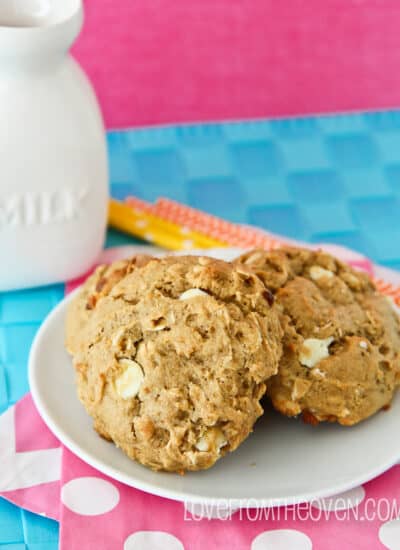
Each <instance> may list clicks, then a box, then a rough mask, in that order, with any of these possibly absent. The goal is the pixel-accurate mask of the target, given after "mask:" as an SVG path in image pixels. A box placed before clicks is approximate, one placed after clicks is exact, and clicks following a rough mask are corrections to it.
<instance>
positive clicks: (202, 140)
mask: <svg viewBox="0 0 400 550" xmlns="http://www.w3.org/2000/svg"><path fill="white" fill-rule="evenodd" d="M108 145H109V156H110V168H111V184H112V185H111V191H112V194H113V196H114V197H116V198H119V199H122V198H124V197H125V196H127V195H136V196H137V197H140V198H142V199H145V200H149V201H153V200H155V199H156V198H157V197H159V196H166V197H169V198H172V199H175V200H177V201H180V202H184V203H186V204H189V205H190V206H193V207H195V208H200V209H202V210H206V211H208V212H210V213H212V214H216V215H217V216H220V217H223V218H226V219H229V220H231V221H234V222H239V223H250V224H254V225H258V226H260V227H263V228H265V229H268V230H269V231H272V232H275V233H280V234H282V235H286V236H288V237H291V238H295V239H300V240H305V241H310V242H329V243H337V244H342V245H345V246H348V247H351V248H354V249H355V250H358V251H360V252H362V253H364V254H366V255H368V256H369V257H370V258H372V259H373V260H374V261H376V262H378V263H381V264H384V265H387V266H389V267H392V268H394V269H396V268H397V269H400V247H399V243H400V111H386V112H380V113H369V114H355V115H345V116H327V117H307V118H295V119H284V120H273V121H256V122H245V123H232V124H205V125H187V126H173V127H163V128H152V129H141V130H129V131H121V132H110V133H109V134H108ZM132 242H134V239H132V238H131V237H129V236H126V235H122V234H120V233H118V232H116V231H109V233H108V236H107V246H113V245H117V244H126V243H132ZM63 291H64V288H63V285H55V286H52V287H46V288H40V289H35V290H27V291H21V292H10V293H3V294H0V412H2V411H3V410H5V409H6V408H7V407H8V406H9V405H10V404H12V403H14V402H15V401H17V400H18V399H19V398H20V397H21V396H22V395H23V394H24V393H25V392H26V391H28V384H27V376H26V362H27V356H28V350H29V347H30V344H31V341H32V338H33V336H34V334H35V332H36V330H37V328H38V326H39V324H40V322H41V321H42V319H43V318H44V317H45V316H46V314H47V313H48V312H49V311H50V310H51V308H52V307H53V306H54V305H55V304H56V303H57V302H58V301H59V300H60V299H61V298H62V296H63ZM57 540H58V526H57V524H56V522H54V521H51V520H48V519H45V518H41V517H38V516H34V515H33V514H30V513H29V512H25V511H22V510H19V509H18V508H16V507H15V506H13V505H11V504H9V503H7V502H6V501H4V500H3V499H0V550H6V549H7V550H22V549H29V550H55V549H56V548H57Z"/></svg>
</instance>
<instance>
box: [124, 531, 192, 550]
mask: <svg viewBox="0 0 400 550" xmlns="http://www.w3.org/2000/svg"><path fill="white" fill-rule="evenodd" d="M124 550H184V548H183V544H182V543H181V541H180V540H179V539H177V538H176V537H174V535H171V534H170V533H165V532H163V531H137V532H136V533H132V535H129V537H128V538H127V539H126V540H125V542H124Z"/></svg>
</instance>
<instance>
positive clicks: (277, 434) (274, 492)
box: [29, 254, 400, 508]
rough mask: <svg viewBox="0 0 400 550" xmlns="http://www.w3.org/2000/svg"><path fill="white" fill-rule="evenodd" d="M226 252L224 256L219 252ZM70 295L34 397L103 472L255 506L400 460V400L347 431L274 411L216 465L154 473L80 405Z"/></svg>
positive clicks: (352, 480)
mask: <svg viewBox="0 0 400 550" xmlns="http://www.w3.org/2000/svg"><path fill="white" fill-rule="evenodd" d="M224 255H225V254H224ZM70 299H71V296H69V297H67V298H66V299H65V300H64V301H63V302H61V303H60V304H59V305H58V306H57V307H56V308H55V309H54V311H52V313H51V314H50V315H49V316H48V318H47V319H46V320H45V322H44V323H43V324H42V326H41V328H40V330H39V332H38V334H37V336H36V338H35V341H34V343H33V346H32V349H31V354H30V360H29V381H30V387H31V391H32V396H33V399H34V402H35V404H36V407H37V409H38V410H39V413H40V414H41V416H42V418H43V420H44V421H45V422H46V424H47V425H48V426H49V428H50V429H51V430H52V431H53V432H54V434H55V435H56V436H57V437H58V438H59V439H60V441H61V442H62V443H63V444H64V445H65V446H66V447H68V448H69V449H70V450H71V451H72V452H73V453H75V454H76V455H77V456H78V457H80V458H81V459H82V460H84V461H85V462H87V463H88V464H90V465H92V466H93V467H95V468H97V469H98V470H99V471H101V472H103V473H104V474H107V475H109V476H110V477H112V478H114V479H117V480H119V481H121V482H123V483H126V484H127V485H130V486H132V487H136V488H138V489H142V490H143V491H147V492H149V493H153V494H155V495H160V496H163V497H167V498H171V499H175V500H181V501H186V502H190V503H203V504H207V505H208V504H213V505H215V504H218V505H221V506H227V505H229V506H236V507H243V508H245V507H250V508H251V507H258V506H264V507H267V506H277V505H282V504H293V503H298V502H305V501H310V500H314V499H319V498H323V497H327V496H331V495H333V494H337V493H341V492H343V491H346V490H348V489H351V488H353V487H355V486H357V485H360V484H361V483H364V482H365V481H368V480H370V479H372V478H374V477H376V476H377V475H379V474H381V473H383V472H384V471H385V470H387V469H388V468H390V467H391V466H393V464H395V463H396V462H397V461H398V460H399V458H400V438H399V437H398V433H399V430H400V395H399V394H398V395H397V396H396V398H395V399H394V402H393V405H392V407H391V409H390V410H389V411H387V412H380V413H378V414H377V415H375V416H374V417H373V418H371V419H369V420H367V421H365V422H362V423H361V424H359V425H357V426H354V427H352V428H345V427H341V426H338V425H331V424H323V425H320V426H317V427H312V426H308V425H305V424H303V423H302V422H301V421H300V420H294V419H289V418H284V417H283V416H280V415H278V414H277V413H275V412H274V411H272V410H271V411H270V410H268V411H267V413H266V414H265V415H264V416H263V417H262V418H261V419H260V420H259V421H258V422H257V425H256V426H255V430H254V433H253V434H252V435H250V437H249V438H248V439H247V440H246V441H245V442H244V443H243V444H242V445H241V446H240V448H239V449H238V450H237V451H235V452H234V453H231V454H229V455H228V456H226V457H224V458H223V459H221V460H220V461H219V462H218V463H217V464H216V465H215V466H214V467H212V468H211V469H209V470H206V471H202V472H193V473H187V474H186V475H184V476H179V475H176V474H169V473H155V472H152V471H150V470H148V469H146V468H144V467H143V466H141V465H139V464H136V463H135V462H132V461H131V460H129V459H128V458H127V457H126V456H125V455H124V454H123V453H122V451H120V450H119V449H117V448H116V447H115V446H114V445H113V444H112V443H108V442H106V441H105V440H104V439H102V438H100V437H99V436H98V435H97V434H96V432H95V431H94V430H93V428H92V422H91V419H90V418H89V416H88V415H87V414H86V412H85V410H84V408H83V407H82V405H81V404H80V402H79V401H78V398H77V395H76V390H75V385H74V372H73V368H72V364H71V358H70V357H69V355H68V354H67V353H66V351H65V349H64V321H65V313H66V308H67V304H68V302H69V300H70Z"/></svg>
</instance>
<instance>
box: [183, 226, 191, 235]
mask: <svg viewBox="0 0 400 550" xmlns="http://www.w3.org/2000/svg"><path fill="white" fill-rule="evenodd" d="M181 233H182V235H187V234H188V233H190V229H189V228H188V227H185V226H183V227H181Z"/></svg>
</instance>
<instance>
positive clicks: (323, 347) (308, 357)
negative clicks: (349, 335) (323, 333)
mask: <svg viewBox="0 0 400 550" xmlns="http://www.w3.org/2000/svg"><path fill="white" fill-rule="evenodd" d="M332 342H333V338H332V337H331V336H330V337H329V338H325V339H323V340H319V339H318V338H307V339H306V340H304V342H303V347H302V349H301V351H300V354H299V361H300V363H301V364H302V365H304V366H305V367H309V368H312V367H315V365H317V364H318V363H319V362H320V361H322V359H325V358H326V357H329V346H330V344H332Z"/></svg>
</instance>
